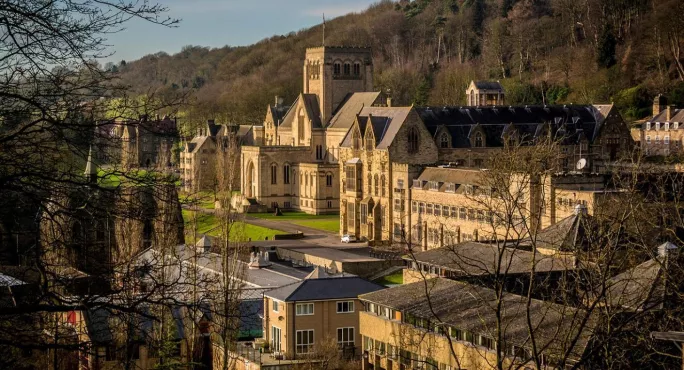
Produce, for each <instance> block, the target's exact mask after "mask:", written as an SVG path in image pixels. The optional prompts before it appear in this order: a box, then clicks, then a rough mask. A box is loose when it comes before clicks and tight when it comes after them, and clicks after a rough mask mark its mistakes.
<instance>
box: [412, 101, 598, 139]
mask: <svg viewBox="0 0 684 370" xmlns="http://www.w3.org/2000/svg"><path fill="white" fill-rule="evenodd" d="M608 107H610V106H608ZM605 110H606V106H599V108H597V107H596V106H592V105H567V106H563V105H546V106H510V107H503V106H497V107H490V106H486V107H484V106H483V107H423V108H416V111H417V112H418V114H419V115H420V117H421V119H422V120H423V122H424V123H425V126H426V127H427V129H428V130H429V131H430V133H431V134H432V135H433V136H434V135H436V133H437V131H438V130H440V129H446V130H447V131H448V132H449V133H450V135H451V137H452V140H451V147H452V148H465V147H470V146H471V142H470V139H469V138H470V134H471V133H472V130H473V128H474V127H475V126H478V128H479V129H481V130H482V131H483V132H484V134H485V139H486V146H488V147H497V146H503V145H504V130H506V129H507V128H509V127H508V126H509V125H512V126H513V127H514V128H515V131H516V133H517V135H518V137H519V138H521V139H523V140H532V139H535V138H537V137H538V136H539V135H541V134H542V133H544V130H542V127H543V126H542V125H543V124H548V128H549V130H550V132H551V135H552V136H553V137H555V138H557V139H560V140H562V141H563V142H565V143H571V142H577V141H578V140H579V139H580V138H581V137H582V136H584V137H586V138H587V139H588V140H589V141H590V142H591V141H593V140H594V138H595V134H596V132H597V131H596V127H597V125H600V124H601V123H602V122H603V121H604V120H605V116H604V113H605Z"/></svg>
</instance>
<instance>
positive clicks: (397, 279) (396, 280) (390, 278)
mask: <svg viewBox="0 0 684 370" xmlns="http://www.w3.org/2000/svg"><path fill="white" fill-rule="evenodd" d="M402 271H403V270H399V271H397V272H395V273H393V274H390V275H387V276H384V277H382V278H380V279H378V280H376V281H375V282H376V283H378V284H380V285H384V286H390V285H400V284H403V283H404V273H403V272H402Z"/></svg>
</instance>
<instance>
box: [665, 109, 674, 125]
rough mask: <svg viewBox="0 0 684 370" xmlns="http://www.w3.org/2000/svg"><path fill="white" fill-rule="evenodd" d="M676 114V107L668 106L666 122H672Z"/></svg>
mask: <svg viewBox="0 0 684 370" xmlns="http://www.w3.org/2000/svg"><path fill="white" fill-rule="evenodd" d="M674 112H675V107H674V105H668V106H667V113H666V117H665V120H666V121H668V122H670V121H671V120H672V117H673V116H674Z"/></svg>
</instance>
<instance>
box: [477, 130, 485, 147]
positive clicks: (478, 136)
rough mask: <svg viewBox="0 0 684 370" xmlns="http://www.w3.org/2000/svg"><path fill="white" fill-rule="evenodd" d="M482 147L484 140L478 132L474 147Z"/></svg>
mask: <svg viewBox="0 0 684 370" xmlns="http://www.w3.org/2000/svg"><path fill="white" fill-rule="evenodd" d="M483 146H484V138H483V137H482V133H481V132H478V133H476V134H475V147H476V148H482V147H483Z"/></svg>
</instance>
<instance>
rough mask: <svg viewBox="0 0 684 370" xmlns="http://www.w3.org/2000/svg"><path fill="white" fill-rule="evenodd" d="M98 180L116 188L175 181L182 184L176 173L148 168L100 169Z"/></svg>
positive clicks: (107, 186) (102, 183) (101, 183)
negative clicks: (125, 169)
mask: <svg viewBox="0 0 684 370" xmlns="http://www.w3.org/2000/svg"><path fill="white" fill-rule="evenodd" d="M97 177H98V182H99V184H100V186H102V187H106V188H116V187H119V186H121V185H122V184H124V185H136V186H137V185H146V184H160V183H174V184H175V185H180V179H179V178H178V176H177V175H175V174H167V173H162V172H155V171H147V170H142V169H141V170H130V171H125V172H124V171H119V170H114V169H102V168H100V169H98V171H97Z"/></svg>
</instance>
